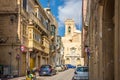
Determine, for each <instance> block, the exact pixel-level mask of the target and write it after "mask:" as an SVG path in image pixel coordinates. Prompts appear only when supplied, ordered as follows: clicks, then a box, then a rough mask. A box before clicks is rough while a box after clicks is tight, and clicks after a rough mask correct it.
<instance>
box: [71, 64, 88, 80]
mask: <svg viewBox="0 0 120 80" xmlns="http://www.w3.org/2000/svg"><path fill="white" fill-rule="evenodd" d="M73 80H88V67H87V66H78V67H77V68H76V70H75V72H74V76H73Z"/></svg>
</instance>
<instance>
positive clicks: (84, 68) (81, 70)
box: [76, 67, 88, 72]
mask: <svg viewBox="0 0 120 80" xmlns="http://www.w3.org/2000/svg"><path fill="white" fill-rule="evenodd" d="M76 71H78V72H88V67H77V69H76Z"/></svg>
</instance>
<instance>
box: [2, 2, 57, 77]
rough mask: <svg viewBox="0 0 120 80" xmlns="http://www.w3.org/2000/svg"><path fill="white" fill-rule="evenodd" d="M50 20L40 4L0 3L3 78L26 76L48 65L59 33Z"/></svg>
mask: <svg viewBox="0 0 120 80" xmlns="http://www.w3.org/2000/svg"><path fill="white" fill-rule="evenodd" d="M50 16H52V14H51V15H49V14H48V12H46V11H45V10H44V9H43V8H42V6H41V5H40V3H39V2H38V0H4V1H3V0H0V77H1V76H6V75H10V76H23V75H26V71H27V70H28V69H33V68H39V67H40V66H41V65H42V64H48V63H49V61H50V52H51V49H50V44H51V37H52V33H54V35H53V37H55V35H56V31H57V25H56V24H57V22H56V20H55V18H54V17H53V16H52V20H51V19H50ZM53 22H54V23H53ZM51 27H54V28H55V29H51ZM53 42H54V41H53ZM54 45H55V44H54ZM54 50H55V49H54Z"/></svg>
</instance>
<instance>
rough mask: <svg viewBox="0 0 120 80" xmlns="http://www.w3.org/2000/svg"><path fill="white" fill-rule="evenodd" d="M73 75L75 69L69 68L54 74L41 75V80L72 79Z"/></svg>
mask: <svg viewBox="0 0 120 80" xmlns="http://www.w3.org/2000/svg"><path fill="white" fill-rule="evenodd" d="M73 75H74V69H68V70H66V71H63V72H59V73H57V74H56V75H53V76H41V77H40V80H72V77H73Z"/></svg>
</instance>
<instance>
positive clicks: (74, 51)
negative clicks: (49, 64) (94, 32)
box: [62, 19, 84, 66]
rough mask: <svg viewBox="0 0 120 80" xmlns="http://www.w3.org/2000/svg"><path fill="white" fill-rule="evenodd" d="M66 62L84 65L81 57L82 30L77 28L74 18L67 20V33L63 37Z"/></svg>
mask: <svg viewBox="0 0 120 80" xmlns="http://www.w3.org/2000/svg"><path fill="white" fill-rule="evenodd" d="M62 42H63V46H64V60H65V64H72V65H74V66H77V65H84V60H83V58H81V31H79V30H77V29H76V26H75V22H74V20H72V19H67V20H66V21H65V35H64V37H62Z"/></svg>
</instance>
